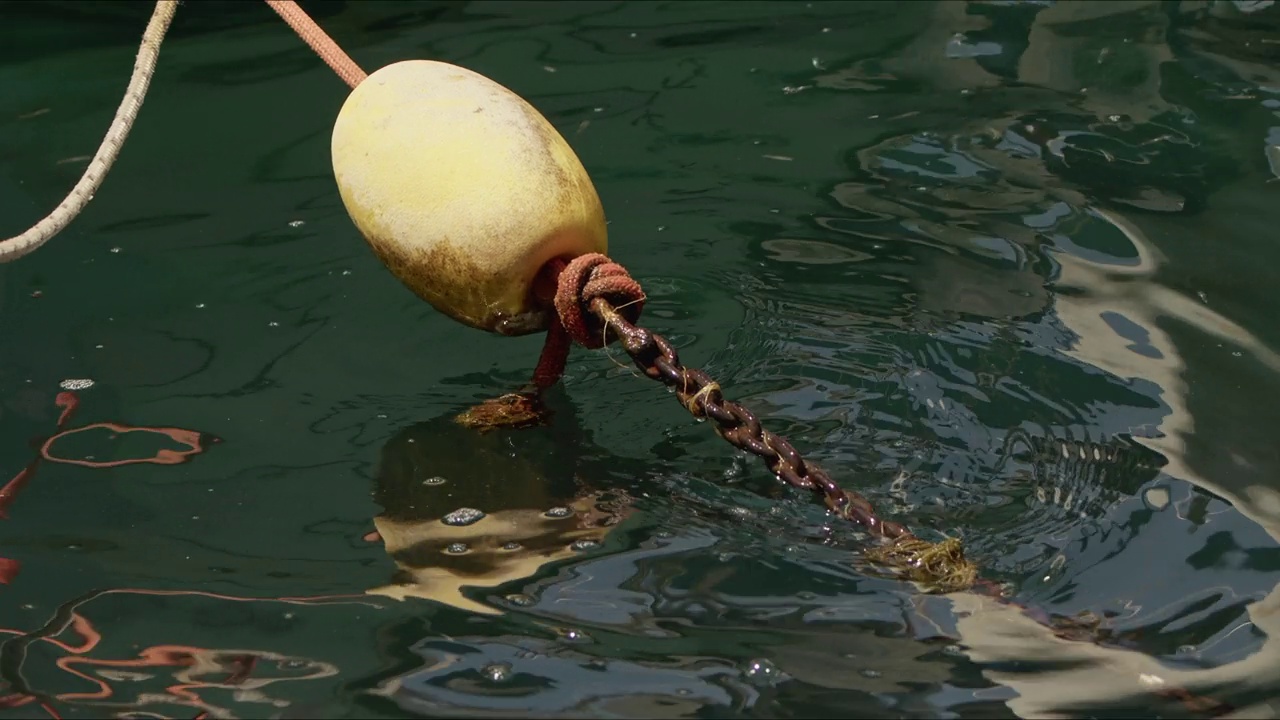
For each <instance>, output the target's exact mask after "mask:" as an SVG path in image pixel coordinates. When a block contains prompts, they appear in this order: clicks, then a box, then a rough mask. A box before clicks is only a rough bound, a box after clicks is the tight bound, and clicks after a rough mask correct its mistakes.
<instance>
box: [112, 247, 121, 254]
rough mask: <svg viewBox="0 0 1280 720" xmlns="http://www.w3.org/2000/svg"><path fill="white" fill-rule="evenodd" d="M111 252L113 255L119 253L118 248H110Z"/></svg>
mask: <svg viewBox="0 0 1280 720" xmlns="http://www.w3.org/2000/svg"><path fill="white" fill-rule="evenodd" d="M111 252H113V253H118V252H120V248H118V247H113V248H111Z"/></svg>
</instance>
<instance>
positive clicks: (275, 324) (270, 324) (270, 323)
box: [267, 320, 280, 327]
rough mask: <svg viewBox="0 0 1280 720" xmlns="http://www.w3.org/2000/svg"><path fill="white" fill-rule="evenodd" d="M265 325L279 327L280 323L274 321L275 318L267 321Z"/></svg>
mask: <svg viewBox="0 0 1280 720" xmlns="http://www.w3.org/2000/svg"><path fill="white" fill-rule="evenodd" d="M267 327H280V323H278V322H276V321H275V320H272V321H271V322H269V323H267Z"/></svg>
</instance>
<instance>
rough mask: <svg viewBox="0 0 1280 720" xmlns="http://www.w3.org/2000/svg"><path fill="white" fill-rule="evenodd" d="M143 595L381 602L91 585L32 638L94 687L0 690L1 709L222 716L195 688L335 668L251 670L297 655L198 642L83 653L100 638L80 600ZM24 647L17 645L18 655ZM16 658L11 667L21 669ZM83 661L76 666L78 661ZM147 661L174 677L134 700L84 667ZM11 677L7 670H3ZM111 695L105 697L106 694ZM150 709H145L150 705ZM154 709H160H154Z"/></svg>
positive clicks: (257, 684)
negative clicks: (110, 654) (93, 588)
mask: <svg viewBox="0 0 1280 720" xmlns="http://www.w3.org/2000/svg"><path fill="white" fill-rule="evenodd" d="M115 594H123V595H149V596H159V597H174V596H198V597H206V598H212V599H215V600H222V601H229V602H241V603H249V602H271V603H285V604H290V605H333V604H359V605H367V606H370V607H374V608H381V607H382V605H381V604H379V603H378V602H374V601H371V600H370V599H369V598H368V597H367V596H365V595H350V594H348V595H317V596H311V597H274V598H245V597H237V596H234V595H223V594H220V593H212V592H204V591H199V590H146V589H142V588H120V589H114V590H105V591H102V592H99V593H94V594H92V595H90V596H89V597H87V598H84V599H82V600H79V601H76V602H74V603H72V604H71V605H70V607H68V608H64V609H63V610H62V611H60V614H65V620H63V621H62V622H61V623H60V624H58V625H55V626H54V627H51V628H45V629H43V630H41V631H40V632H39V633H38V634H36V635H35V636H34V637H33V640H34V641H37V642H42V643H46V644H48V645H51V646H53V647H55V648H57V649H58V650H60V651H61V652H62V653H65V655H63V656H62V657H59V658H58V659H57V660H55V661H54V665H56V666H57V668H58V669H59V670H62V671H63V672H65V673H67V674H69V675H72V676H74V677H75V678H78V679H80V680H83V681H85V682H87V683H89V684H90V685H92V686H95V687H96V689H95V690H92V691H85V692H63V693H57V694H53V695H46V694H44V693H40V692H38V691H36V690H34V689H29V691H28V692H17V693H12V694H10V695H5V696H0V709H6V708H17V707H23V706H26V705H30V704H33V703H34V704H37V705H38V706H39V707H40V708H42V709H43V710H44V711H45V712H46V713H47V714H48V715H49V716H50V717H53V718H58V717H60V716H59V715H58V713H57V711H56V710H55V709H54V706H53V703H55V702H65V703H84V702H86V701H87V702H88V703H89V704H90V705H91V706H93V705H96V706H98V707H99V708H100V709H105V708H106V707H111V708H114V709H116V710H123V709H125V708H141V707H145V706H148V705H177V706H180V707H186V708H190V709H192V710H196V711H199V714H197V715H196V716H195V717H197V718H199V717H208V716H210V715H213V716H229V713H228V711H227V709H226V708H219V707H216V706H213V705H210V704H209V702H208V701H206V700H205V699H203V698H201V697H200V695H199V692H198V691H201V690H205V689H215V690H216V689H221V690H227V689H233V688H242V687H246V686H251V687H252V688H254V689H255V690H257V689H260V688H262V687H265V686H266V685H269V684H272V683H276V682H288V681H297V680H317V679H321V678H324V677H330V676H332V675H334V674H336V672H337V668H336V667H333V666H331V665H328V664H327V663H321V662H312V663H311V664H312V666H313V671H312V672H311V673H310V674H309V675H303V676H296V677H255V676H254V672H255V670H257V668H258V667H259V665H260V664H261V663H262V662H267V663H279V662H281V661H290V660H298V659H302V658H290V657H286V656H283V655H278V654H276V653H272V652H267V651H258V650H220V649H211V648H203V647H197V646H193V645H177V644H172V645H171V644H161V645H151V646H148V647H144V648H140V649H139V650H138V651H137V657H134V658H130V659H120V660H112V659H99V658H92V657H88V654H89V653H91V652H92V651H93V650H95V649H96V648H97V647H98V645H99V643H101V641H102V639H103V636H102V633H101V632H100V631H99V630H98V629H97V628H96V627H94V625H93V623H92V622H91V621H90V620H89V619H88V618H86V617H85V616H84V615H83V614H82V613H81V611H80V610H79V608H80V606H82V605H84V604H85V603H87V602H89V601H90V600H94V599H97V598H101V597H105V596H107V595H115ZM67 632H70V633H73V634H74V635H75V636H78V641H67V640H61V639H59V637H60V636H62V635H63V634H64V633H67ZM0 635H10V636H16V637H17V638H22V637H31V636H32V634H29V633H24V632H22V631H20V630H16V629H12V628H0ZM25 655H26V653H25V652H23V659H24V660H25ZM20 668H21V663H20V664H19V669H18V670H17V672H19V673H20V672H21V669H20ZM82 668H83V669H82ZM152 668H173V669H174V671H173V679H174V681H175V682H174V683H173V684H171V685H169V686H168V687H166V688H165V694H164V695H155V694H139V695H138V697H137V698H136V699H135V700H134V701H133V702H129V701H128V700H125V699H116V697H117V693H116V691H115V689H114V688H112V686H111V685H110V684H108V683H107V682H106V681H105V680H104V679H102V678H101V677H98V676H94V675H90V674H89V673H88V671H90V670H101V669H107V670H111V669H132V670H147V669H152ZM6 679H10V678H6ZM113 699H114V702H106V701H108V700H113ZM149 714H150V713H149ZM154 717H165V716H163V715H159V714H155V715H154Z"/></svg>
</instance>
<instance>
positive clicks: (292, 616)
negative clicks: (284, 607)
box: [284, 612, 296, 620]
mask: <svg viewBox="0 0 1280 720" xmlns="http://www.w3.org/2000/svg"><path fill="white" fill-rule="evenodd" d="M295 617H296V615H294V614H293V613H291V612H287V613H285V614H284V619H285V620H292V619H293V618H295Z"/></svg>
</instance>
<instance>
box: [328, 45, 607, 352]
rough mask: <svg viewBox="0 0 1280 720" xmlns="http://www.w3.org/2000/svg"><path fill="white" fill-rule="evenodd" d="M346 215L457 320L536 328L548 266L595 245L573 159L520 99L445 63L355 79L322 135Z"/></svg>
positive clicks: (590, 199)
mask: <svg viewBox="0 0 1280 720" xmlns="http://www.w3.org/2000/svg"><path fill="white" fill-rule="evenodd" d="M333 172H334V176H335V178H336V180H337V183H338V191H339V193H340V194H341V196H342V202H343V203H344V204H345V205H346V208H347V213H348V214H349V215H350V216H351V219H352V221H354V222H355V224H356V227H357V228H358V229H359V230H360V233H361V234H362V235H364V237H365V239H366V240H367V241H368V242H369V245H370V247H372V248H373V251H374V253H376V254H377V256H378V258H379V259H381V260H382V262H383V263H384V264H385V265H386V266H387V267H388V268H389V269H390V270H391V272H392V273H393V274H395V276H396V277H398V278H400V280H401V282H403V283H404V284H405V285H407V286H408V287H409V289H411V290H413V292H414V293H416V294H417V295H418V297H421V298H422V299H424V300H426V301H427V302H429V303H431V304H432V305H433V306H435V308H436V309H437V310H439V311H441V312H443V313H444V314H446V315H448V316H450V317H452V318H454V319H455V320H458V321H459V322H462V323H465V324H467V325H471V326H472V327H477V328H480V329H482V330H489V331H492V332H496V333H499V334H502V335H522V334H525V333H530V332H534V331H536V330H539V329H542V328H544V327H545V326H546V316H545V314H544V312H543V311H542V310H541V309H540V308H538V307H536V306H535V305H534V303H533V302H532V294H531V288H532V284H533V280H534V277H535V276H536V275H537V273H538V271H539V270H540V269H541V268H542V266H543V265H544V264H546V263H547V261H549V260H551V259H553V258H557V257H561V258H566V259H568V258H573V257H576V256H578V255H584V254H587V253H592V252H599V253H604V252H606V251H607V250H608V239H607V235H606V230H605V221H604V210H603V208H602V207H601V206H600V198H599V197H598V196H597V195H596V190H595V186H593V185H592V184H591V178H590V177H589V176H588V175H587V171H586V169H584V168H583V167H582V162H581V161H579V160H578V156H577V155H575V154H574V152H573V150H572V149H571V148H570V147H569V144H568V143H567V142H565V140H564V138H563V137H561V136H560V133H558V132H556V129H555V128H554V127H552V126H551V123H549V122H547V119H546V118H544V117H543V116H542V115H541V114H540V113H538V111H537V110H535V109H534V108H533V106H531V105H530V104H529V103H527V102H525V101H524V99H522V98H521V97H520V96H519V95H516V94H515V93H513V92H511V91H510V90H508V89H507V88H505V87H503V86H502V85H499V84H498V83H496V82H494V81H493V80H490V79H489V78H487V77H484V76H483V75H480V74H477V73H474V72H472V71H470V70H467V69H465V68H461V67H458V66H456V65H450V64H448V63H442V62H435V61H431V60H408V61H404V62H398V63H395V64H392V65H388V66H386V67H384V68H382V69H381V70H378V71H377V72H375V73H373V74H372V75H370V76H369V77H368V78H367V79H366V80H365V81H364V82H362V83H360V84H359V85H358V86H357V87H356V89H355V90H353V91H352V92H351V95H350V96H349V97H348V98H347V101H346V103H344V104H343V106H342V110H341V111H340V112H339V113H338V119H337V121H336V122H335V123H334V127H333Z"/></svg>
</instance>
